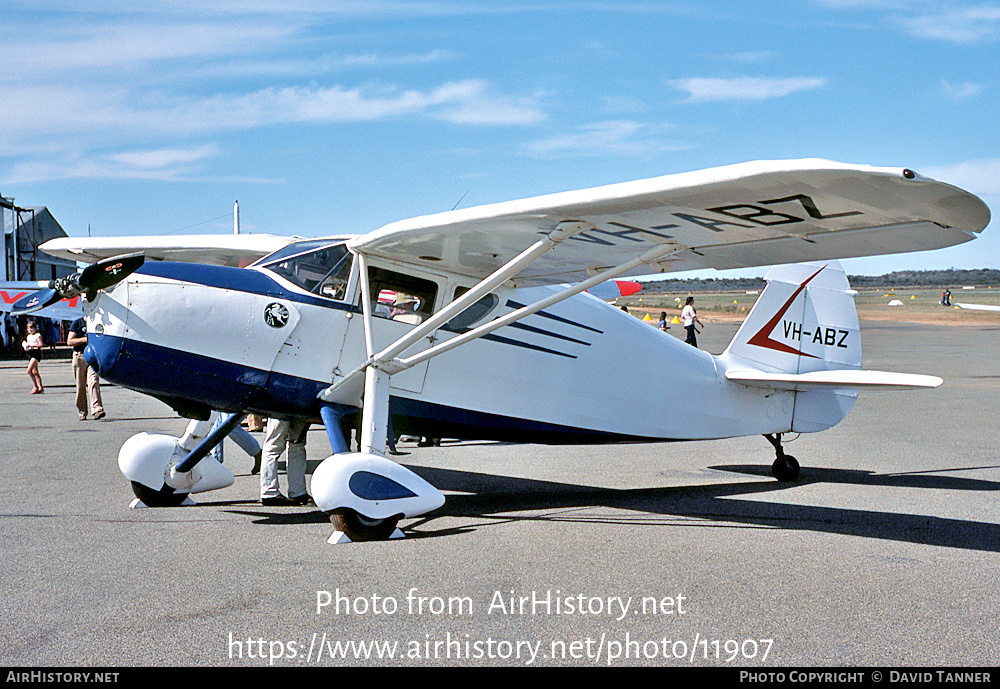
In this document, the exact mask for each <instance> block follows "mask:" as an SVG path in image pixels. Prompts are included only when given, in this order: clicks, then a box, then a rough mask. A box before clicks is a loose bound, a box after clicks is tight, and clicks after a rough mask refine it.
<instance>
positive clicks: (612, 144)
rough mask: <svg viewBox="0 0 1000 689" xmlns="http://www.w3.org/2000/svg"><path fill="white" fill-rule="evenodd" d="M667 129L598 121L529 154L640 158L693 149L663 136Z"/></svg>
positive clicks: (536, 146) (536, 145) (537, 145)
mask: <svg viewBox="0 0 1000 689" xmlns="http://www.w3.org/2000/svg"><path fill="white" fill-rule="evenodd" d="M662 129H663V127H654V126H651V125H647V124H643V123H641V122H634V121H630V120H609V121H605V122H595V123H593V124H588V125H585V126H583V127H579V128H578V129H576V130H575V131H572V132H567V133H563V134H557V135H555V136H552V137H549V138H547V139H540V140H538V141H534V142H532V143H530V144H529V145H528V147H527V151H528V153H529V154H530V155H532V156H536V157H544V156H552V155H557V156H566V155H569V156H595V155H617V156H639V155H643V154H647V153H655V152H663V151H680V150H687V149H689V148H691V147H690V146H687V145H683V144H677V143H675V142H672V141H669V140H667V139H664V138H663V137H662Z"/></svg>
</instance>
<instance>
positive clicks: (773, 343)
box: [723, 261, 861, 374]
mask: <svg viewBox="0 0 1000 689" xmlns="http://www.w3.org/2000/svg"><path fill="white" fill-rule="evenodd" d="M765 279H766V280H767V281H768V284H767V287H766V288H765V289H764V291H763V293H762V294H761V295H760V298H758V299H757V303H756V304H755V305H754V307H753V309H752V310H751V311H750V314H749V315H748V316H747V319H746V320H745V321H744V322H743V326H742V327H741V328H740V330H739V332H737V333H736V337H735V338H733V341H732V343H730V345H729V348H728V349H727V350H726V352H725V354H723V356H724V357H726V356H727V355H728V357H729V358H731V359H733V360H734V363H737V362H736V361H735V360H740V361H741V362H743V363H745V364H747V365H749V366H750V367H751V368H754V369H756V370H763V371H773V372H776V373H795V374H798V373H807V372H811V371H830V370H842V369H859V368H861V335H860V331H859V328H858V313H857V310H856V309H855V308H854V297H853V293H852V292H851V287H850V285H849V284H848V282H847V276H846V275H845V274H844V270H843V268H841V267H840V264H839V263H837V262H836V261H830V262H826V263H799V264H796V265H788V266H778V267H776V268H772V269H771V271H770V272H769V273H768V274H767V277H766V278H765Z"/></svg>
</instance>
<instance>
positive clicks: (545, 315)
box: [507, 299, 604, 335]
mask: <svg viewBox="0 0 1000 689" xmlns="http://www.w3.org/2000/svg"><path fill="white" fill-rule="evenodd" d="M507 306H509V307H510V308H512V309H523V308H524V306H525V305H524V304H518V303H517V302H516V301H514V300H513V299H508V300H507ZM533 315H535V316H541V317H542V318H551V319H552V320H554V321H559V322H560V323H565V324H567V325H572V326H575V327H577V328H583V329H584V330H589V331H590V332H592V333H597V334H598V335H603V334H604V331H603V330H598V329H597V328H591V327H590V326H589V325H584V324H582V323H576V322H574V321H571V320H570V319H568V318H563V317H562V316H557V315H555V314H553V313H545V312H544V311H538V312H536V313H535V314H533Z"/></svg>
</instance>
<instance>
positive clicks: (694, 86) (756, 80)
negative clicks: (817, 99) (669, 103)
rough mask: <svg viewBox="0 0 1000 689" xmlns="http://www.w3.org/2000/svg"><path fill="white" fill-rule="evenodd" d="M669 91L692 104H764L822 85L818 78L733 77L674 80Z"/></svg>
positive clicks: (824, 80) (823, 82) (822, 82)
mask: <svg viewBox="0 0 1000 689" xmlns="http://www.w3.org/2000/svg"><path fill="white" fill-rule="evenodd" d="M668 84H669V85H670V86H672V87H673V88H676V89H679V90H681V91H687V93H688V96H689V100H690V101H692V102H703V101H720V100H744V101H745V100H767V99H770V98H780V97H782V96H787V95H788V94H790V93H794V92H796V91H806V90H810V89H817V88H820V87H822V86H823V85H825V84H826V79H822V78H819V77H792V78H788V79H774V78H768V77H736V78H732V79H721V78H711V77H695V78H691V79H675V80H673V81H670V82H668Z"/></svg>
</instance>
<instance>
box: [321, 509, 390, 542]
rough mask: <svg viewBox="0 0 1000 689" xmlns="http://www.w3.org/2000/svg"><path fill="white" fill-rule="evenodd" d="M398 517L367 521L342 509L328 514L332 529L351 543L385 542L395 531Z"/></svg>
mask: <svg viewBox="0 0 1000 689" xmlns="http://www.w3.org/2000/svg"><path fill="white" fill-rule="evenodd" d="M399 518H400V515H396V516H394V517H387V518H385V519H369V518H368V517H365V516H364V515H362V514H358V513H357V512H355V511H354V510H352V509H350V508H347V507H342V508H340V509H336V510H334V511H333V512H331V513H330V522H331V523H332V524H333V528H335V529H336V530H337V531H341V532H343V533H344V534H345V535H346V536H347V537H348V538H350V539H351V540H352V541H386V540H388V539H389V537H390V536H392V532H393V531H395V530H396V524H398V523H399Z"/></svg>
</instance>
